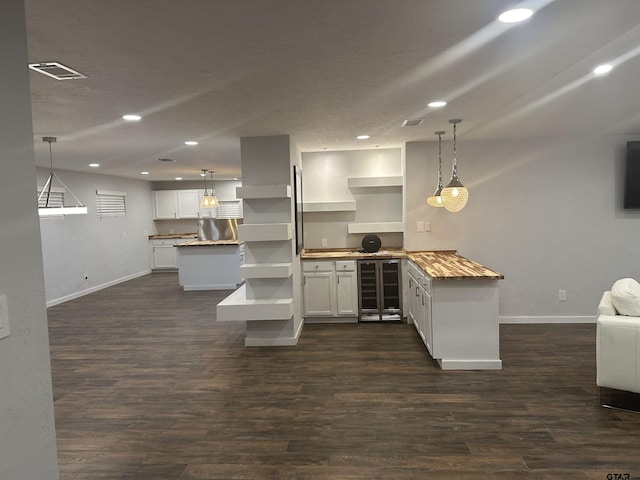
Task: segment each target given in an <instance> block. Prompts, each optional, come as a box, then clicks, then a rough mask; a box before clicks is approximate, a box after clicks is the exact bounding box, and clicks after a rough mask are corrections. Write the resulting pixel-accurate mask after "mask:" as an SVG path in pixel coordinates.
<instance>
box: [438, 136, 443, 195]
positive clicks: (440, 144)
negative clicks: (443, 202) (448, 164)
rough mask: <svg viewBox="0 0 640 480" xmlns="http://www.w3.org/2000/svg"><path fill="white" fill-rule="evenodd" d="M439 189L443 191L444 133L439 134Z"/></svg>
mask: <svg viewBox="0 0 640 480" xmlns="http://www.w3.org/2000/svg"><path fill="white" fill-rule="evenodd" d="M438 188H439V189H440V190H442V133H440V132H438Z"/></svg>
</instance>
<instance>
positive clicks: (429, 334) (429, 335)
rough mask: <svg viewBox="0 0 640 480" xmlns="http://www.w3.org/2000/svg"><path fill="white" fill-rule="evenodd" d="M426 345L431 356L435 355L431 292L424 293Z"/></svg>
mask: <svg viewBox="0 0 640 480" xmlns="http://www.w3.org/2000/svg"><path fill="white" fill-rule="evenodd" d="M424 302H425V306H424V343H425V345H426V346H427V350H429V354H430V355H433V328H432V315H431V312H432V310H431V295H430V294H429V292H427V291H425V292H424Z"/></svg>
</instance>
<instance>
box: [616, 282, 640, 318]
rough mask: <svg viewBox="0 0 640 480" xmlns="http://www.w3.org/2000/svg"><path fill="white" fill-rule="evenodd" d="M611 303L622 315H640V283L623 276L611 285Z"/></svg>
mask: <svg viewBox="0 0 640 480" xmlns="http://www.w3.org/2000/svg"><path fill="white" fill-rule="evenodd" d="M611 303H613V306H614V307H615V308H616V310H617V311H618V313H619V314H620V315H630V316H633V317H640V283H638V282H636V281H635V280H634V279H633V278H622V279H620V280H618V281H616V282H615V283H614V284H613V286H612V287H611Z"/></svg>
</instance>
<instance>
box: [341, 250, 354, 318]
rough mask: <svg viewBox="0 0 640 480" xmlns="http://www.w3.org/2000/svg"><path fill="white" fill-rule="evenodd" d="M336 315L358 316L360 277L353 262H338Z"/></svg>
mask: <svg viewBox="0 0 640 480" xmlns="http://www.w3.org/2000/svg"><path fill="white" fill-rule="evenodd" d="M336 315H337V316H349V317H355V316H357V315H358V276H357V272H356V262H354V261H353V260H347V261H336Z"/></svg>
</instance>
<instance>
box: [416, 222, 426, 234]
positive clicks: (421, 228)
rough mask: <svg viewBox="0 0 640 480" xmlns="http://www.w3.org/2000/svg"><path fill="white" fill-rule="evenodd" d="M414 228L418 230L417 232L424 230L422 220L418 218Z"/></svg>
mask: <svg viewBox="0 0 640 480" xmlns="http://www.w3.org/2000/svg"><path fill="white" fill-rule="evenodd" d="M416 229H417V230H418V232H424V222H423V221H422V220H418V223H417V224H416Z"/></svg>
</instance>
